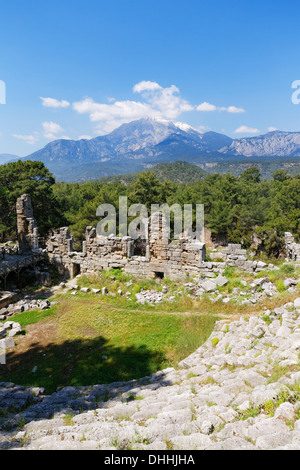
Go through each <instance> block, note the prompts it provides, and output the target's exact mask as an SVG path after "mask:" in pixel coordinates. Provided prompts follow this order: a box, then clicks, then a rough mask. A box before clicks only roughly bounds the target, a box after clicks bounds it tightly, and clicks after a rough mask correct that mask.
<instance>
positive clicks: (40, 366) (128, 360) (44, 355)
mask: <svg viewBox="0 0 300 470" xmlns="http://www.w3.org/2000/svg"><path fill="white" fill-rule="evenodd" d="M167 365H168V361H167V360H166V358H165V355H164V353H163V352H159V351H151V350H149V349H148V348H147V346H146V345H142V346H140V347H134V346H130V347H116V346H114V345H113V344H111V343H109V342H108V340H107V339H106V338H104V337H102V336H99V337H97V338H92V339H91V338H90V339H76V340H68V341H65V342H63V343H61V344H54V343H50V344H48V345H46V346H41V345H40V344H37V343H34V344H31V345H30V347H29V348H28V349H27V350H26V351H24V352H15V351H14V350H13V349H12V350H10V351H9V352H8V353H7V356H6V365H5V366H3V365H2V366H1V365H0V382H13V383H17V384H19V385H24V386H26V387H28V386H37V387H44V388H45V391H46V393H53V392H54V391H56V389H57V388H58V387H65V386H89V385H96V384H110V383H112V382H127V381H129V380H133V379H140V378H142V377H145V376H149V375H152V374H153V373H154V372H156V371H157V370H160V369H161V368H164V367H166V366H167ZM34 368H36V371H35V372H34V373H33V372H32V371H33V370H34Z"/></svg>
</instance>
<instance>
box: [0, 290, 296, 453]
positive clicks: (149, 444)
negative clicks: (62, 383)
mask: <svg viewBox="0 0 300 470" xmlns="http://www.w3.org/2000/svg"><path fill="white" fill-rule="evenodd" d="M299 315H300V299H296V300H295V301H294V302H293V303H288V304H285V305H284V306H282V307H280V308H276V309H275V310H274V311H265V312H264V315H263V316H261V317H250V319H248V320H246V319H244V318H240V319H239V320H236V321H232V322H229V321H226V320H222V321H219V322H218V323H217V324H216V327H215V330H214V331H213V333H212V335H211V336H210V338H209V339H208V340H207V341H206V343H205V344H204V345H203V346H201V347H200V348H199V349H198V350H197V351H196V352H195V353H193V354H192V355H191V356H189V357H188V358H186V359H185V360H184V361H182V362H181V363H180V364H179V368H178V369H176V370H175V369H173V368H170V369H166V370H163V371H161V372H158V373H156V374H154V375H153V376H152V377H145V378H144V379H141V380H137V381H131V382H128V383H114V384H110V385H97V386H93V387H66V388H64V389H62V390H58V391H57V392H56V393H54V394H53V395H51V396H44V395H43V393H44V391H43V389H40V388H24V387H20V386H17V385H14V384H10V383H1V384H0V423H1V424H0V426H1V428H0V448H3V449H23V450H30V449H39V450H48V449H50V450H54V449H70V450H71V449H83V450H87V449H100V450H101V449H102V450H104V449H110V450H115V449H116V450H124V449H132V450H139V449H146V450H171V449H174V450H177V449H179V450H181V449H182V450H221V449H228V450H237V449H238V450H241V449H253V450H259V449H264V450H269V449H280V450H300V368H299V350H300V317H299Z"/></svg>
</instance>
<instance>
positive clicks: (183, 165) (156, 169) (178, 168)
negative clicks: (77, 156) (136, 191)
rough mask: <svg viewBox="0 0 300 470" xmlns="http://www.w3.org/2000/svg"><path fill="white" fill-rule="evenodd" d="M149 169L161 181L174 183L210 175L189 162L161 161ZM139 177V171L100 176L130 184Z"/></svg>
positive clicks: (104, 180)
mask: <svg viewBox="0 0 300 470" xmlns="http://www.w3.org/2000/svg"><path fill="white" fill-rule="evenodd" d="M149 170H150V171H151V172H152V173H154V174H155V175H156V176H157V178H158V179H159V180H160V181H166V180H168V181H172V182H173V183H191V182H193V181H200V180H202V179H203V178H205V176H207V175H208V173H207V172H206V171H204V170H203V169H202V168H199V167H197V166H196V165H193V164H191V163H188V162H181V161H178V162H175V163H159V164H158V165H155V166H153V167H151V168H149ZM136 178H137V173H131V174H128V175H126V174H124V175H116V176H106V177H103V178H100V181H103V182H106V183H108V182H122V183H125V184H130V183H132V182H133V181H134V180H136Z"/></svg>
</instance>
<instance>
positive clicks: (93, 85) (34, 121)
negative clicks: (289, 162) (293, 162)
mask: <svg viewBox="0 0 300 470" xmlns="http://www.w3.org/2000/svg"><path fill="white" fill-rule="evenodd" d="M299 20H300V3H299V2H298V1H291V0H286V1H278V0H273V1H272V2H270V1H256V0H251V1H249V0H243V1H237V0H227V1H226V2H225V1H219V0H217V1H211V0H210V1H202V0H186V1H185V2H183V1H178V0H160V1H158V0H147V1H146V0H109V1H102V0H85V1H83V0H72V1H70V0H60V1H57V0H52V1H51V2H44V1H42V0H27V1H26V2H24V0H14V1H13V2H6V1H4V0H0V80H1V81H3V82H5V84H6V104H5V105H3V104H0V154H1V153H13V154H17V155H19V156H25V155H29V154H30V153H32V152H34V151H35V150H37V149H39V148H42V147H43V146H44V145H46V144H47V143H48V142H50V141H51V140H55V139H58V138H62V137H63V138H71V139H76V140H77V139H79V138H82V137H86V138H91V137H96V136H97V135H101V134H105V133H107V132H109V131H111V130H113V129H114V128H115V127H118V126H119V125H121V124H122V123H123V122H129V121H131V120H134V119H139V118H140V117H145V116H150V117H151V116H152V117H160V118H164V119H172V120H174V121H181V122H185V123H188V124H190V125H192V126H194V127H196V128H199V129H201V130H203V131H205V130H214V131H216V132H222V133H225V134H227V135H230V136H231V137H235V138H239V137H244V136H252V135H257V134H263V133H266V132H268V130H269V129H275V128H276V129H280V130H289V131H300V105H295V104H293V103H292V100H291V96H292V92H293V90H292V88H291V86H292V82H293V81H295V80H300V60H299V59H300V32H299V31H300V30H299ZM0 96H1V94H0Z"/></svg>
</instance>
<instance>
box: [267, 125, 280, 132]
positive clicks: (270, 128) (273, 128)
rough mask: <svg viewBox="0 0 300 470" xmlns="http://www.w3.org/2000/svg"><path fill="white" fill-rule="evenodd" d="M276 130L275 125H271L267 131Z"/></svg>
mask: <svg viewBox="0 0 300 470" xmlns="http://www.w3.org/2000/svg"><path fill="white" fill-rule="evenodd" d="M277 130H278V129H277V127H272V126H270V127H268V131H269V132H274V131H277Z"/></svg>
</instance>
